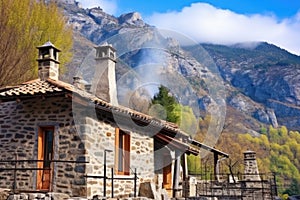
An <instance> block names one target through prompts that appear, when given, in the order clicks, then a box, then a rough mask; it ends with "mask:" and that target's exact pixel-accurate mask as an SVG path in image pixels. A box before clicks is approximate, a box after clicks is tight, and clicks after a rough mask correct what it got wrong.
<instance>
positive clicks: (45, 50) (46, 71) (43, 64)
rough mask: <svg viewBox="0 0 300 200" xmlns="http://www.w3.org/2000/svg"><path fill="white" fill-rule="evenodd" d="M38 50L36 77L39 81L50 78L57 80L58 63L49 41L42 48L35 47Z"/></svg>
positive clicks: (56, 50)
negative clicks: (37, 76)
mask: <svg viewBox="0 0 300 200" xmlns="http://www.w3.org/2000/svg"><path fill="white" fill-rule="evenodd" d="M37 49H38V50H39V55H38V59H37V61H38V67H39V69H38V75H39V79H40V80H43V81H44V80H47V79H48V78H51V79H53V80H58V75H59V61H58V52H60V50H59V49H57V48H56V47H55V46H54V45H53V44H52V43H51V42H50V41H48V42H46V43H45V44H43V45H42V46H39V47H37Z"/></svg>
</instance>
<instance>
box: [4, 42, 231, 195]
mask: <svg viewBox="0 0 300 200" xmlns="http://www.w3.org/2000/svg"><path fill="white" fill-rule="evenodd" d="M37 48H38V59H37V62H38V75H39V77H38V79H36V80H31V81H28V82H25V83H23V84H20V85H17V86H9V87H5V88H2V89H1V90H0V157H1V161H0V168H1V170H0V179H1V181H0V187H1V188H12V187H14V188H15V189H17V190H26V191H44V192H47V191H53V192H60V193H65V194H69V195H70V196H80V197H87V198H91V197H92V196H94V195H100V196H111V195H112V188H113V194H114V196H122V195H123V196H124V195H132V194H133V193H134V191H135V187H134V181H133V179H134V177H135V175H136V176H137V179H136V184H137V185H136V188H137V189H138V191H139V194H140V195H146V196H148V197H151V198H155V199H160V198H161V195H162V194H164V195H169V197H171V196H178V195H179V194H178V189H179V185H180V181H183V180H184V179H185V178H186V174H187V166H186V162H182V163H184V164H183V165H181V159H183V160H185V155H186V154H198V153H199V149H197V148H196V147H197V146H198V147H201V148H205V149H206V150H208V151H212V152H213V153H214V155H215V158H216V159H217V158H218V155H223V156H224V155H225V156H226V154H224V153H222V152H220V151H218V150H216V149H214V148H211V147H208V146H205V145H203V144H201V143H199V142H197V141H195V140H193V139H191V138H190V137H189V136H188V135H187V134H186V133H184V132H183V131H181V130H180V129H179V128H178V127H176V126H175V125H174V124H171V123H168V122H165V121H162V120H158V119H155V118H153V117H151V116H148V115H145V114H142V113H139V112H136V111H134V110H132V109H129V108H126V107H122V106H120V105H118V104H117V98H116V96H117V95H116V93H115V91H116V83H115V72H114V70H115V63H116V51H115V49H114V48H113V47H112V46H110V45H104V46H99V47H96V60H97V67H98V68H99V69H97V70H98V71H97V74H99V76H98V77H99V78H98V80H97V82H96V83H95V84H93V85H96V86H97V87H92V88H88V87H87V86H85V85H83V84H82V81H80V79H79V78H74V83H73V85H72V84H68V83H65V82H63V81H60V80H59V79H58V77H59V59H58V55H59V52H60V50H59V49H57V48H56V47H55V46H54V45H53V44H52V43H51V42H47V43H45V44H44V45H42V46H40V47H37ZM91 91H96V92H97V94H98V95H94V94H93V92H91ZM191 144H193V145H194V146H193V147H192V145H191ZM15 159H16V160H18V162H10V161H14V160H15ZM14 167H15V168H16V169H17V170H16V173H14V170H12V169H14ZM180 169H182V170H183V173H182V170H181V171H180ZM135 172H136V174H135ZM112 176H113V177H114V181H113V184H112V181H111V179H103V177H109V178H110V177H112ZM147 187H150V188H151V190H152V192H150V193H151V194H150V196H149V192H148V193H147V194H143V191H144V190H145V188H146V189H147ZM151 195H152V196H151Z"/></svg>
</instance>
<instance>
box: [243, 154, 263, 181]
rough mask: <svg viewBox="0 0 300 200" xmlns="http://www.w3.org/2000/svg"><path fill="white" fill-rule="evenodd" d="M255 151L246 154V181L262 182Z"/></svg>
mask: <svg viewBox="0 0 300 200" xmlns="http://www.w3.org/2000/svg"><path fill="white" fill-rule="evenodd" d="M255 154H256V153H255V152H254V151H245V152H244V165H245V169H244V177H243V179H244V180H245V181H260V180H261V179H260V176H259V172H258V166H257V162H256V156H255Z"/></svg>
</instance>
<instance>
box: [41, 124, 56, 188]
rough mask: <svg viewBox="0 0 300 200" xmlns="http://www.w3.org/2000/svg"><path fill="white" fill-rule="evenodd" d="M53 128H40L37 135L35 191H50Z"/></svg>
mask: <svg viewBox="0 0 300 200" xmlns="http://www.w3.org/2000/svg"><path fill="white" fill-rule="evenodd" d="M53 138H54V127H40V128H39V134H38V160H41V161H42V162H38V168H40V169H42V170H38V173H37V189H41V190H50V189H51V188H50V187H51V179H52V172H53V170H52V169H51V164H52V163H51V162H50V161H51V160H52V159H53Z"/></svg>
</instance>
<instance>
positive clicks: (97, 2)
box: [77, 0, 117, 15]
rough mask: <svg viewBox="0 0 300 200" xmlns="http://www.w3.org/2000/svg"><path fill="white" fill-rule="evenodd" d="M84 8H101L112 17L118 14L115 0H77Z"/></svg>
mask: <svg viewBox="0 0 300 200" xmlns="http://www.w3.org/2000/svg"><path fill="white" fill-rule="evenodd" d="M77 1H78V2H80V3H81V5H82V7H84V8H94V7H98V6H100V8H102V9H103V11H104V12H107V13H109V14H111V15H114V14H116V12H117V3H116V1H115V0H77Z"/></svg>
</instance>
